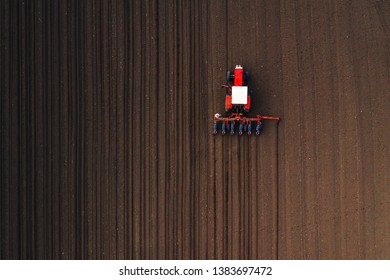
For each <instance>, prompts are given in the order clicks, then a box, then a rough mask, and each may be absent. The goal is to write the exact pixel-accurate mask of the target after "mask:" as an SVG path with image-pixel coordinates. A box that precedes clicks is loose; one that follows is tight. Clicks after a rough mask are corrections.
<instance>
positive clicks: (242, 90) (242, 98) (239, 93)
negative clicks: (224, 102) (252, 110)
mask: <svg viewBox="0 0 390 280" xmlns="http://www.w3.org/2000/svg"><path fill="white" fill-rule="evenodd" d="M247 102H248V87H243V86H233V87H232V104H233V105H246V103H247Z"/></svg>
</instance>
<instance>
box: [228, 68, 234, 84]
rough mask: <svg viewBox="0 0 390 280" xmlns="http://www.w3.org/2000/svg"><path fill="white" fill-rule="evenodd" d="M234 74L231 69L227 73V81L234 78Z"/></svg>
mask: <svg viewBox="0 0 390 280" xmlns="http://www.w3.org/2000/svg"><path fill="white" fill-rule="evenodd" d="M233 77H234V76H233V74H232V73H231V72H230V71H227V73H226V81H228V82H230V81H231V80H232V79H233Z"/></svg>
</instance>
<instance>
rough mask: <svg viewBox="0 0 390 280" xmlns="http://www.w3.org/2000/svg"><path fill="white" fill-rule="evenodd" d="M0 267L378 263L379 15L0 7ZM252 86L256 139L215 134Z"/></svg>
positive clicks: (373, 10) (343, 4) (389, 18)
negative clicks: (237, 72) (231, 98)
mask: <svg viewBox="0 0 390 280" xmlns="http://www.w3.org/2000/svg"><path fill="white" fill-rule="evenodd" d="M0 24H1V40H0V44H1V46H0V47H1V53H0V90H1V100H0V101H1V103H0V116H1V119H0V124H1V142H0V146H1V150H0V158H1V169H0V185H1V191H0V202H1V203H0V242H1V243H0V258H1V259H389V258H390V66H389V65H390V2H389V1H374V0H371V1H363V0H362V1H342V0H329V1H303V0H302V1H290V0H278V1H269V0H259V1H254V0H239V1H231V0H226V1H206V0H194V1H177V0H153V1H152V0H145V1H141V0H134V1H126V0H115V1H105V0H101V1H98V0H96V1H92V0H89V1H77V0H64V1H22V0H16V1H1V2H0ZM236 64H242V65H243V66H244V67H246V69H247V70H248V71H249V74H250V80H249V88H250V90H251V93H252V105H253V106H252V108H251V114H252V115H253V116H255V115H256V114H259V113H260V114H263V115H271V116H272V115H273V116H279V117H281V118H282V120H281V122H279V124H277V123H275V122H272V121H268V122H266V121H265V122H264V129H263V132H262V134H261V135H260V136H258V137H256V136H254V135H252V136H250V137H249V136H247V135H245V136H238V135H235V136H230V135H226V136H222V135H220V134H219V135H217V136H213V135H212V133H211V132H212V122H213V115H214V113H216V112H219V113H223V111H224V98H225V92H224V90H223V89H221V88H220V85H221V84H223V83H225V79H226V71H227V70H232V69H233V68H234V66H235V65H236Z"/></svg>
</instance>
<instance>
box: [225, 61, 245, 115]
mask: <svg viewBox="0 0 390 280" xmlns="http://www.w3.org/2000/svg"><path fill="white" fill-rule="evenodd" d="M226 78H227V82H228V84H227V85H226V86H225V87H226V102H225V111H226V112H235V113H243V111H245V112H246V113H248V112H249V109H250V103H251V102H250V101H251V98H250V95H249V93H248V87H247V81H248V73H247V72H244V69H243V67H242V66H241V65H236V67H235V69H234V72H233V73H231V72H230V71H228V72H227V77H226ZM232 82H233V85H231V84H230V83H232Z"/></svg>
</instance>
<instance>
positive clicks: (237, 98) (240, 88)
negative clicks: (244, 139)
mask: <svg viewBox="0 0 390 280" xmlns="http://www.w3.org/2000/svg"><path fill="white" fill-rule="evenodd" d="M226 79H227V84H226V85H222V87H223V88H225V89H226V98H225V111H226V113H227V114H229V116H228V117H222V116H221V115H220V114H218V113H216V114H215V115H214V123H213V134H214V135H215V134H217V133H218V123H221V133H222V135H225V134H226V132H229V131H230V134H231V135H234V134H235V126H236V124H238V134H239V135H242V134H244V133H245V132H246V133H247V134H248V135H251V134H252V129H253V126H252V123H255V132H256V135H260V132H261V129H262V122H261V121H262V120H264V119H265V120H274V121H279V120H280V118H278V117H270V116H261V115H257V116H256V117H248V116H247V114H248V113H249V111H250V108H251V96H250V94H249V92H248V86H247V83H248V79H249V75H248V72H245V71H244V68H243V67H242V66H241V65H236V67H235V69H234V71H233V72H230V71H228V72H227V76H226ZM231 83H233V85H232V84H231Z"/></svg>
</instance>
